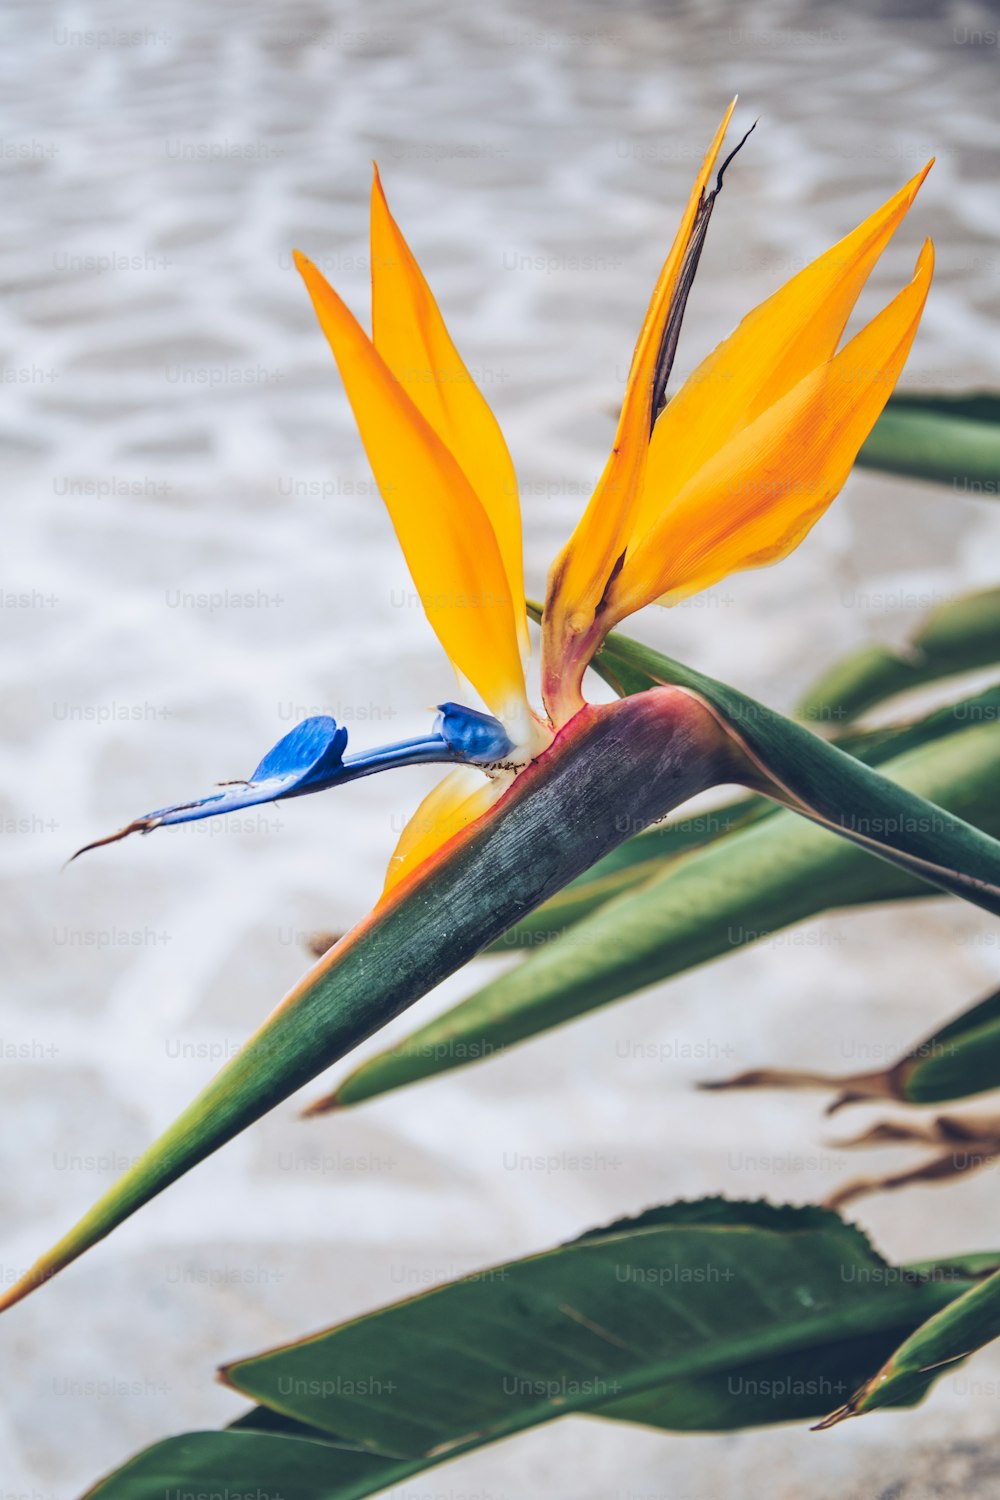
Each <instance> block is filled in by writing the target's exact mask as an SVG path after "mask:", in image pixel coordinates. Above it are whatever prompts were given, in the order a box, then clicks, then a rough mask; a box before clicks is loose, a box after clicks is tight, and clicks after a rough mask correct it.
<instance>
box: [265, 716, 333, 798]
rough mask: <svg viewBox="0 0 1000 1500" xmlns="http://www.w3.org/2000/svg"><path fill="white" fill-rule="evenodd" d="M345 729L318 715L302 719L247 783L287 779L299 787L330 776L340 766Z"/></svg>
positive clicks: (273, 749)
mask: <svg viewBox="0 0 1000 1500" xmlns="http://www.w3.org/2000/svg"><path fill="white" fill-rule="evenodd" d="M346 749H347V730H346V729H343V728H338V726H337V721H336V719H331V718H329V717H328V715H326V714H318V715H317V716H316V717H315V718H313V719H303V720H302V723H301V724H296V726H295V728H294V729H292V730H291V731H290V732H289V733H288V734H286V735H285V736H284V738H283V739H280V740H279V741H278V743H277V744H276V745H274V746H273V747H272V748H271V749H270V750H269V751H268V752H267V754H266V755H265V756H264V759H263V760H262V761H261V763H260V765H259V766H258V767H257V769H256V771H254V773H253V775H252V776H251V777H250V780H251V781H252V782H253V781H268V780H270V778H271V777H273V776H291V777H294V778H295V779H296V781H297V782H298V783H299V784H300V785H301V784H304V783H305V782H309V781H315V780H317V779H318V778H320V777H326V776H332V775H334V773H335V772H337V771H338V770H339V769H340V767H341V766H342V765H343V761H344V751H345V750H346Z"/></svg>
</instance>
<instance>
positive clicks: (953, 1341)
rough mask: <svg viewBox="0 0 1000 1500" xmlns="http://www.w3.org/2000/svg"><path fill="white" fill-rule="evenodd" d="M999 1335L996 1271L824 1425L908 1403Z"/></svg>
mask: <svg viewBox="0 0 1000 1500" xmlns="http://www.w3.org/2000/svg"><path fill="white" fill-rule="evenodd" d="M998 1337H1000V1272H996V1271H994V1273H993V1275H992V1276H989V1277H988V1278H987V1279H986V1280H985V1281H983V1282H981V1283H980V1284H979V1285H978V1286H974V1287H972V1288H971V1289H970V1290H969V1291H967V1292H965V1293H964V1294H963V1295H962V1296H961V1297H959V1298H958V1299H957V1300H956V1301H954V1302H952V1303H951V1304H950V1305H949V1306H947V1307H945V1308H943V1309H942V1310H941V1311H940V1312H938V1313H937V1314H935V1315H934V1316H932V1317H931V1318H929V1319H928V1321H927V1322H926V1323H924V1324H923V1325H922V1326H921V1327H920V1328H918V1329H916V1331H915V1332H914V1333H912V1334H910V1336H909V1338H907V1339H905V1340H904V1341H903V1343H902V1344H900V1346H899V1348H898V1349H896V1350H895V1351H894V1353H893V1354H892V1355H891V1356H890V1358H889V1359H888V1360H886V1362H885V1363H884V1364H883V1365H882V1367H881V1369H879V1370H878V1372H877V1373H876V1374H875V1375H873V1376H872V1377H871V1378H870V1379H869V1380H867V1381H865V1382H864V1384H863V1385H862V1386H861V1387H860V1388H859V1389H858V1390H857V1391H856V1392H855V1393H854V1395H853V1396H852V1397H851V1399H850V1400H849V1401H847V1402H845V1403H844V1405H843V1406H840V1407H838V1408H837V1410H836V1411H834V1412H831V1414H830V1415H829V1416H828V1417H827V1418H826V1420H825V1421H824V1422H822V1423H821V1424H820V1425H821V1426H822V1427H833V1426H834V1425H835V1424H836V1423H837V1422H841V1421H843V1420H844V1418H845V1417H859V1416H862V1415H863V1414H864V1413H865V1412H869V1411H875V1410H877V1409H878V1408H879V1407H883V1406H895V1405H897V1404H898V1403H899V1402H903V1403H906V1402H907V1401H908V1400H909V1399H910V1398H911V1396H912V1394H913V1393H915V1392H919V1391H920V1390H921V1389H924V1388H926V1384H927V1382H928V1381H929V1380H933V1379H934V1378H935V1377H936V1376H938V1375H941V1374H944V1373H946V1372H947V1371H948V1370H950V1369H953V1368H954V1366H955V1365H956V1364H957V1363H958V1362H959V1361H960V1360H963V1359H966V1358H968V1356H969V1355H970V1354H973V1353H975V1351H976V1350H977V1349H982V1348H983V1347H984V1346H985V1345H986V1344H989V1343H992V1341H993V1340H994V1339H996V1338H998Z"/></svg>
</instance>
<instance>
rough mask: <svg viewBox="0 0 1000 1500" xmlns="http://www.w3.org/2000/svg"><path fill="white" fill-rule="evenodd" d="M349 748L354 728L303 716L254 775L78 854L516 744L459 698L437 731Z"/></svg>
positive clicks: (150, 816) (487, 755)
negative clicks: (394, 770)
mask: <svg viewBox="0 0 1000 1500" xmlns="http://www.w3.org/2000/svg"><path fill="white" fill-rule="evenodd" d="M346 748H347V730H346V729H344V728H342V727H339V726H338V724H337V721H336V720H335V719H331V718H330V717H329V716H328V715H326V714H317V715H316V716H315V717H313V718H311V719H303V720H302V723H301V724H297V725H296V726H295V728H294V729H292V730H290V731H289V732H288V734H286V735H285V736H284V737H283V738H282V739H280V740H279V741H278V743H277V744H276V745H274V746H273V747H272V749H270V750H269V751H268V752H267V754H266V755H265V756H264V759H263V760H262V761H261V763H260V765H259V766H258V767H257V769H256V771H254V773H253V775H252V776H251V777H250V779H249V781H234V782H227V783H225V784H224V785H223V786H222V787H220V789H219V790H218V791H216V792H212V793H210V794H209V796H207V797H200V798H198V799H197V800H196V801H194V802H182V803H178V804H176V805H175V806H173V807H161V808H160V809H159V810H158V811H157V812H151V813H146V814H145V816H144V817H141V818H136V819H135V821H134V822H132V823H129V824H127V826H126V827H125V828H120V829H119V830H118V832H117V833H111V834H108V835H107V837H105V838H103V839H95V840H94V842H93V843H92V844H85V845H84V847H83V848H82V849H78V850H77V851H76V854H74V855H73V856H72V858H73V859H76V857H77V854H85V853H86V852H87V850H88V849H96V848H98V847H99V846H100V845H102V844H113V843H115V842H116V841H117V840H118V839H123V838H125V837H127V835H128V834H130V833H151V832H152V830H153V829H154V828H160V827H162V826H163V825H164V824H167V823H192V822H194V821H196V820H197V819H198V818H214V817H217V816H219V815H220V814H222V813H228V812H237V811H239V810H240V809H241V808H244V807H254V806H256V805H257V804H258V803H261V802H277V801H278V800H279V799H280V798H282V797H299V796H302V795H303V794H304V793H306V792H318V791H321V790H322V789H323V788H324V787H328V786H333V785H335V784H336V783H338V782H342V781H355V780H357V778H358V777H360V776H371V775H373V774H374V773H375V772H377V771H383V770H388V769H389V768H390V767H392V766H413V765H419V764H421V763H423V762H426V761H443V762H451V761H460V762H469V763H471V764H473V765H480V766H484V767H485V766H489V765H492V764H495V763H497V762H498V761H502V760H503V759H504V758H505V757H506V756H507V755H509V753H510V751H511V749H512V746H511V742H510V740H509V738H508V736H507V732H506V730H505V729H504V727H503V725H502V724H501V723H500V721H499V720H498V719H494V718H491V717H490V715H489V714H483V713H479V712H477V711H476V710H475V709H472V708H464V707H463V706H462V705H461V704H460V703H442V704H441V705H440V708H439V711H438V717H437V719H436V721H435V724H434V730H433V733H431V734H429V735H425V736H424V737H423V738H421V739H413V740H404V741H402V742H400V743H399V744H395V745H385V746H382V747H381V748H379V749H374V750H366V751H362V752H361V753H359V754H357V755H350V756H348V757H347V758H346V759H345V757H344V751H345V750H346Z"/></svg>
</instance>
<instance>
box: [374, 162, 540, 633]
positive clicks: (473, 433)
mask: <svg viewBox="0 0 1000 1500" xmlns="http://www.w3.org/2000/svg"><path fill="white" fill-rule="evenodd" d="M371 263H372V342H373V343H374V345H375V347H376V349H377V350H378V352H379V354H381V356H382V358H383V359H384V360H385V362H386V364H387V365H388V366H389V369H390V370H391V371H392V373H393V375H395V377H396V379H397V380H398V381H399V383H400V385H402V386H403V388H404V390H405V391H406V392H407V394H408V395H409V396H410V398H411V400H412V401H413V403H414V405H415V406H416V407H417V408H418V409H419V410H420V411H421V412H422V413H423V415H424V416H425V417H426V418H427V421H428V422H429V423H430V425H431V426H432V427H433V428H434V431H435V432H436V433H437V435H438V437H439V438H440V439H441V441H442V442H443V443H444V445H445V447H446V448H447V449H448V451H449V452H450V453H451V455H452V457H453V458H454V459H455V462H456V463H457V464H458V466H459V468H460V469H461V470H462V472H463V474H464V475H465V477H466V479H467V480H468V481H469V484H470V485H471V486H472V488H473V489H474V490H475V492H476V494H477V495H478V496H479V499H480V501H481V502H482V506H483V509H484V510H485V511H486V514H487V515H488V516H489V519H490V522H491V524H492V526H493V531H494V533H495V535H496V539H497V543H498V545H499V548H500V556H501V557H502V559H503V564H504V568H505V570H506V573H507V581H508V583H509V585H510V595H511V599H512V602H513V605H514V613H515V617H516V621H517V627H518V635H519V637H520V640H521V645H522V648H523V649H524V650H525V651H527V647H528V617H527V612H526V610H525V607H524V563H523V557H522V546H521V509H520V505H519V504H518V497H517V476H516V475H515V473H514V465H513V463H512V461H511V457H510V453H509V451H508V449H507V444H506V443H505V442H504V438H503V433H502V432H501V431H500V427H499V424H498V422H497V420H496V418H495V417H494V415H493V413H492V411H491V410H490V408H489V406H488V404H487V402H486V399H485V397H484V396H483V394H482V392H481V391H480V390H479V388H478V386H477V385H476V383H475V381H474V380H473V378H472V376H471V375H470V373H469V371H468V369H467V368H466V366H465V364H464V363H463V361H462V357H461V355H460V354H459V352H458V350H457V349H456V348H455V345H454V344H453V342H452V340H451V336H450V334H449V333H448V329H447V328H446V327H445V322H444V319H443V318H442V316H441V313H440V310H439V308H438V305H437V303H436V302H435V300H434V296H433V293H432V292H431V289H430V287H429V286H428V285H427V282H426V280H425V278H424V275H423V273H422V272H421V270H420V267H419V266H418V265H417V262H416V260H415V258H414V256H413V253H412V251H411V250H410V247H409V245H407V243H406V240H405V239H404V238H403V235H402V233H401V232H400V229H399V226H398V224H397V223H396V221H395V219H394V218H393V217H392V215H391V213H390V212H389V206H388V204H387V203H386V201H385V194H384V193H383V191H382V183H381V180H380V178H379V175H378V170H377V169H376V171H375V176H374V180H373V182H372V208H371Z"/></svg>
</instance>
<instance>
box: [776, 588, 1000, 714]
mask: <svg viewBox="0 0 1000 1500" xmlns="http://www.w3.org/2000/svg"><path fill="white" fill-rule="evenodd" d="M998 662H1000V589H983V590H981V591H980V592H978V593H975V594H967V595H965V596H964V597H963V598H961V599H955V600H953V601H951V602H950V603H948V604H943V605H941V607H940V608H939V609H936V610H934V612H933V613H932V614H931V615H930V616H929V617H928V618H927V620H926V621H924V623H923V624H921V625H920V627H919V628H918V629H917V630H916V631H915V632H914V634H913V635H912V636H911V638H910V640H909V641H908V642H907V644H906V646H905V647H904V648H903V649H902V650H900V651H894V650H891V649H890V648H889V647H888V646H881V645H877V644H872V645H866V646H861V647H859V649H858V650H857V651H855V652H853V653H852V654H851V655H850V656H848V657H846V658H845V659H844V660H843V661H839V662H837V663H835V664H834V666H832V667H831V668H830V669H829V671H828V672H826V673H824V675H823V676H822V677H821V678H820V680H819V682H817V683H816V684H815V686H814V687H812V688H810V690H809V692H808V693H806V694H805V696H804V697H803V698H802V699H801V700H800V702H799V705H798V709H797V712H798V714H799V716H800V717H801V718H803V719H811V720H818V721H822V722H830V721H832V722H837V721H846V720H849V719H853V718H855V717H856V716H857V715H858V714H862V713H864V712H865V710H866V709H868V708H870V707H871V706H872V705H873V704H876V703H881V702H883V701H884V700H885V699H887V698H891V697H893V696H895V694H897V693H903V692H906V691H908V690H909V689H911V688H916V687H921V686H923V685H924V684H925V683H929V682H936V681H938V680H939V679H941V678H943V677H951V676H954V675H955V674H956V673H958V672H968V671H972V670H973V669H974V668H977V667H989V666H994V665H996V664H997V663H998Z"/></svg>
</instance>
